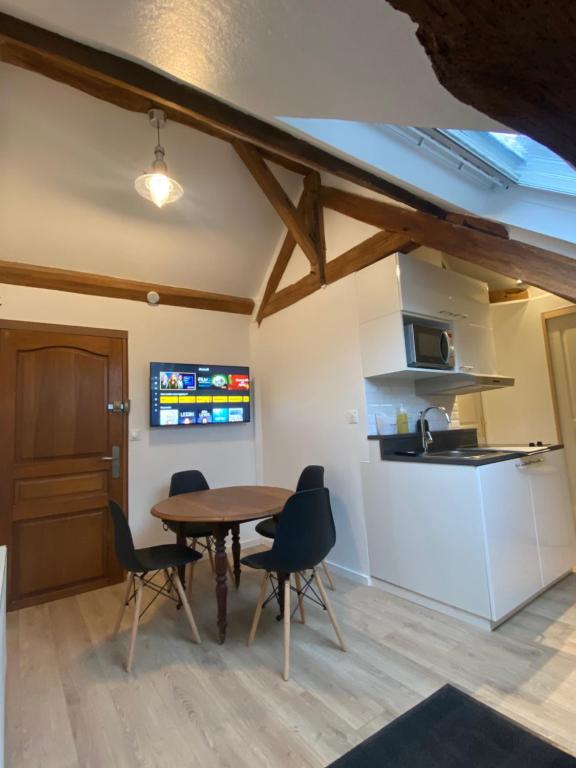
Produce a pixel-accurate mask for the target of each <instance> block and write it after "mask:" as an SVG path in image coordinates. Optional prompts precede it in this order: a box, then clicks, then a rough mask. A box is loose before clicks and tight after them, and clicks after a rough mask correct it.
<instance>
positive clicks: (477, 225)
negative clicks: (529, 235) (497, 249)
mask: <svg viewBox="0 0 576 768" xmlns="http://www.w3.org/2000/svg"><path fill="white" fill-rule="evenodd" d="M446 221H451V222H452V224H460V225H461V226H463V227H470V229H478V230H480V232H488V233H489V234H491V235H496V237H503V238H504V239H505V240H509V239H510V235H509V234H508V230H507V229H506V227H505V226H504V224H500V223H499V222H497V221H491V220H490V219H480V218H478V216H471V215H470V214H468V213H448V214H446Z"/></svg>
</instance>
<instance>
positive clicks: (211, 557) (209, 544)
mask: <svg viewBox="0 0 576 768" xmlns="http://www.w3.org/2000/svg"><path fill="white" fill-rule="evenodd" d="M206 551H207V552H208V559H209V560H210V568H212V573H215V569H214V555H213V554H212V542H211V540H210V536H206Z"/></svg>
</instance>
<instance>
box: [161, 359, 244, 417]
mask: <svg viewBox="0 0 576 768" xmlns="http://www.w3.org/2000/svg"><path fill="white" fill-rule="evenodd" d="M246 421H250V371H249V369H248V368H244V367H242V366H229V365H187V364H186V365H184V364H180V363H150V426H151V427H178V426H185V425H190V424H234V423H238V422H246Z"/></svg>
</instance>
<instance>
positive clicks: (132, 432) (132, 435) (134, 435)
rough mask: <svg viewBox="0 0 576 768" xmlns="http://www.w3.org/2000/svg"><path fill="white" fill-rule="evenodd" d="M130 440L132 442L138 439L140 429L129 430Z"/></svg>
mask: <svg viewBox="0 0 576 768" xmlns="http://www.w3.org/2000/svg"><path fill="white" fill-rule="evenodd" d="M130 440H131V441H132V442H135V441H137V440H140V430H139V429H131V430H130Z"/></svg>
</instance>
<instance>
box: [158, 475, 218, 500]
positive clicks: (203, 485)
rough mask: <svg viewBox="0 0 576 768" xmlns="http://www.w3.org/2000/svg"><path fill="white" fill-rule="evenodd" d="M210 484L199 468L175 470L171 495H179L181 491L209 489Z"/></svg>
mask: <svg viewBox="0 0 576 768" xmlns="http://www.w3.org/2000/svg"><path fill="white" fill-rule="evenodd" d="M209 488H210V486H209V485H208V483H207V482H206V478H205V477H204V475H203V474H202V472H200V470H199V469H187V470H185V471H184V472H175V473H174V474H173V475H172V477H171V478H170V491H169V494H168V495H169V496H179V495H180V494H181V493H193V492H194V491H207V490H209Z"/></svg>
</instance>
